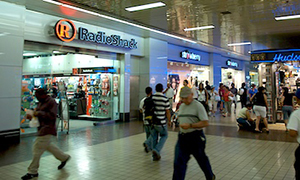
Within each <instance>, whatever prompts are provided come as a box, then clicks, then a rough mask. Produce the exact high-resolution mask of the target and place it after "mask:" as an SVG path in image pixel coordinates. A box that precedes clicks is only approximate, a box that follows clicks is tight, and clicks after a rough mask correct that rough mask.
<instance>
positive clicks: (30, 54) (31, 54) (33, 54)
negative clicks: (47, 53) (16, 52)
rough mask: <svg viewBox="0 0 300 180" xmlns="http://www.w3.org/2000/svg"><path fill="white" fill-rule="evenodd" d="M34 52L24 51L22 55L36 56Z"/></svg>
mask: <svg viewBox="0 0 300 180" xmlns="http://www.w3.org/2000/svg"><path fill="white" fill-rule="evenodd" d="M36 55H37V54H36V53H24V54H23V56H36Z"/></svg>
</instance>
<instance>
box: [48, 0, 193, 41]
mask: <svg viewBox="0 0 300 180" xmlns="http://www.w3.org/2000/svg"><path fill="white" fill-rule="evenodd" d="M43 1H45V2H48V3H52V4H56V5H59V6H63V7H67V8H70V9H74V10H76V11H80V12H83V13H87V14H91V15H94V16H98V17H101V18H105V19H109V20H112V21H115V22H119V23H123V24H127V25H130V26H133V27H137V28H140V29H144V30H148V31H151V32H155V33H157V34H161V35H165V36H168V37H172V38H175V39H180V40H183V41H186V42H190V43H197V42H196V41H193V40H190V39H187V38H182V37H180V36H176V35H173V34H169V33H165V32H162V31H158V30H155V29H151V28H148V27H145V26H141V25H138V24H134V23H131V22H127V21H124V20H121V19H117V18H114V17H110V16H106V15H103V14H99V13H96V12H93V11H88V10H85V9H82V8H78V7H74V6H70V5H67V4H63V3H60V2H57V1H53V0H43Z"/></svg>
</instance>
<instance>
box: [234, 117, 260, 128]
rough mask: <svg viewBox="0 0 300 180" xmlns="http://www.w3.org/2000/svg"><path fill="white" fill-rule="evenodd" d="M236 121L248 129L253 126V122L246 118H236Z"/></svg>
mask: <svg viewBox="0 0 300 180" xmlns="http://www.w3.org/2000/svg"><path fill="white" fill-rule="evenodd" d="M236 121H237V122H238V123H239V124H241V125H242V126H243V127H244V128H246V129H249V130H250V129H253V128H255V124H254V123H253V122H249V121H248V120H247V119H244V118H238V119H237V120H236Z"/></svg>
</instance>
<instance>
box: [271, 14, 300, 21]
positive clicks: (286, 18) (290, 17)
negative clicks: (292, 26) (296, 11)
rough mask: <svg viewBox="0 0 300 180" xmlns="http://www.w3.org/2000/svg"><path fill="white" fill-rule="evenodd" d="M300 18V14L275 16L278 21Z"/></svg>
mask: <svg viewBox="0 0 300 180" xmlns="http://www.w3.org/2000/svg"><path fill="white" fill-rule="evenodd" d="M298 18H300V15H291V16H281V17H275V20H276V21H282V20H289V19H298Z"/></svg>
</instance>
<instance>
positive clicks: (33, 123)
mask: <svg viewBox="0 0 300 180" xmlns="http://www.w3.org/2000/svg"><path fill="white" fill-rule="evenodd" d="M39 126H40V122H39V120H38V118H37V117H33V118H32V119H31V121H30V122H29V127H32V128H33V127H39Z"/></svg>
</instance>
